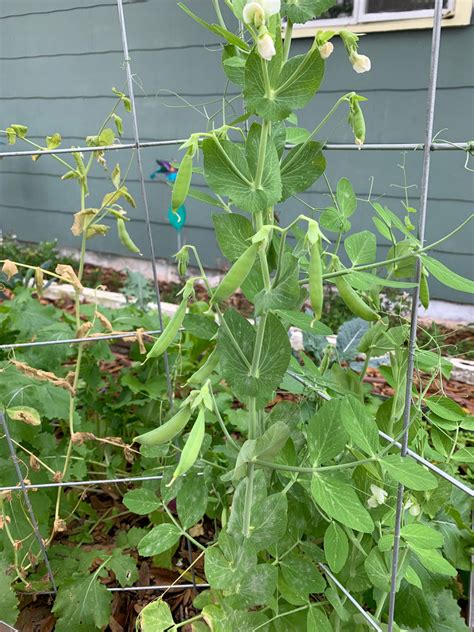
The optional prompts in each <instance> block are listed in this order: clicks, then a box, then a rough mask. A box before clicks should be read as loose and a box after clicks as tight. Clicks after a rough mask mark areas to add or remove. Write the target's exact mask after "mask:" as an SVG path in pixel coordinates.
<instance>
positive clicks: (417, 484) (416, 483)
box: [380, 454, 438, 491]
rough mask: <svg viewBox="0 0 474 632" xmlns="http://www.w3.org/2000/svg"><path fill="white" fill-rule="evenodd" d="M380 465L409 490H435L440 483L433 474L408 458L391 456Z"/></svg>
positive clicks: (385, 458) (381, 460)
mask: <svg viewBox="0 0 474 632" xmlns="http://www.w3.org/2000/svg"><path fill="white" fill-rule="evenodd" d="M380 463H381V464H382V467H383V469H384V470H385V471H386V472H387V474H389V475H390V476H391V477H392V478H393V479H394V480H395V481H397V483H401V484H402V485H405V487H408V489H415V490H418V491H425V490H428V489H435V488H436V487H437V486H438V481H437V480H436V478H435V476H433V474H431V472H428V471H427V470H426V469H424V468H423V467H422V466H421V465H418V464H417V463H415V462H414V461H412V459H410V458H408V457H402V456H399V455H398V454H390V455H388V456H386V457H384V458H383V459H380Z"/></svg>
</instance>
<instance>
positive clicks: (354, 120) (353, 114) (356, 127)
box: [349, 101, 365, 145]
mask: <svg viewBox="0 0 474 632" xmlns="http://www.w3.org/2000/svg"><path fill="white" fill-rule="evenodd" d="M349 124H350V126H351V127H352V131H353V132H354V139H355V142H356V144H357V145H363V144H364V142H365V119H364V114H363V112H362V108H361V107H360V105H359V103H358V102H357V101H354V102H353V103H352V104H351V109H350V112H349Z"/></svg>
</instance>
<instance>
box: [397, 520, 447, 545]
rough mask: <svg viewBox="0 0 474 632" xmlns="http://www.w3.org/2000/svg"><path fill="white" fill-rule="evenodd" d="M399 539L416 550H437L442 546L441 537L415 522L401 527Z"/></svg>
mask: <svg viewBox="0 0 474 632" xmlns="http://www.w3.org/2000/svg"><path fill="white" fill-rule="evenodd" d="M400 535H401V537H402V538H403V539H404V540H405V542H407V544H408V545H409V546H414V547H416V548H418V549H439V548H440V547H441V546H443V540H444V538H443V535H442V534H441V533H439V532H438V531H436V529H433V528H432V527H428V526H427V525H425V524H421V523H420V522H415V523H413V524H407V525H405V526H404V527H402V529H401V531H400Z"/></svg>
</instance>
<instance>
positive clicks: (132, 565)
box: [105, 549, 138, 587]
mask: <svg viewBox="0 0 474 632" xmlns="http://www.w3.org/2000/svg"><path fill="white" fill-rule="evenodd" d="M105 566H106V568H108V569H110V570H111V571H113V573H114V574H115V577H116V578H117V581H118V583H119V584H120V586H122V587H123V586H133V584H134V583H135V582H136V581H137V579H138V569H137V563H136V561H135V560H134V559H133V557H130V555H126V554H124V552H123V551H122V550H121V549H114V552H113V555H112V559H110V560H108V561H107V562H106V564H105Z"/></svg>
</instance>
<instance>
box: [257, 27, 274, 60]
mask: <svg viewBox="0 0 474 632" xmlns="http://www.w3.org/2000/svg"><path fill="white" fill-rule="evenodd" d="M257 50H258V54H259V55H260V57H261V58H262V59H266V60H267V61H270V60H271V59H272V57H273V56H274V55H275V54H276V50H275V44H274V43H273V40H272V36H271V35H270V33H264V34H263V35H260V36H259V38H258V39H257Z"/></svg>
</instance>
